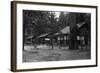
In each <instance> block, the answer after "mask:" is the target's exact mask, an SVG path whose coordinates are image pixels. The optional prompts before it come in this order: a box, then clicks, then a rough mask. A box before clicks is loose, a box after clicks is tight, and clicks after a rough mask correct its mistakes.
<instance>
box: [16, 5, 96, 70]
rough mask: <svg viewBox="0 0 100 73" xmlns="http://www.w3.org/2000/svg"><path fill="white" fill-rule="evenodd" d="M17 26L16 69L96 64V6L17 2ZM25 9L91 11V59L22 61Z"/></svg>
mask: <svg viewBox="0 0 100 73" xmlns="http://www.w3.org/2000/svg"><path fill="white" fill-rule="evenodd" d="M16 7H17V8H16V10H17V12H16V14H17V15H16V16H17V17H16V18H17V19H16V20H17V21H16V22H17V24H16V26H17V29H16V31H17V48H16V51H17V55H16V57H17V61H16V62H17V64H16V67H17V68H16V69H32V68H33V69H37V68H52V67H69V66H85V65H86V66H88V65H96V43H95V42H96V35H95V34H96V8H91V7H90V8H89V7H77V6H76V7H73V6H53V5H36V4H24V3H23V4H21V3H19V4H16ZM23 9H24V10H42V11H68V12H81V13H91V59H90V60H72V61H53V62H33V63H23V62H22V49H23V38H22V35H23V32H22V29H23V26H22V24H23V16H22V11H23Z"/></svg>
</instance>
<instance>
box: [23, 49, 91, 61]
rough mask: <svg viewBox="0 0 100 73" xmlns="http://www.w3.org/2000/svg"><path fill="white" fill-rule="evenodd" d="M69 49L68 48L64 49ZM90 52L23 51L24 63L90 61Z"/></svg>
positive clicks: (62, 50)
mask: <svg viewBox="0 0 100 73" xmlns="http://www.w3.org/2000/svg"><path fill="white" fill-rule="evenodd" d="M63 48H68V47H63ZM90 58H91V54H90V50H69V49H57V47H56V48H54V49H31V50H24V51H23V62H40V61H62V60H83V59H90Z"/></svg>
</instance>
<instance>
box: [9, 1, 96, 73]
mask: <svg viewBox="0 0 100 73" xmlns="http://www.w3.org/2000/svg"><path fill="white" fill-rule="evenodd" d="M11 7H12V10H11V12H12V15H11V70H12V71H15V72H16V71H34V70H50V69H66V68H82V67H95V66H97V6H88V5H72V4H57V3H41V2H20V1H13V2H12V6H11Z"/></svg>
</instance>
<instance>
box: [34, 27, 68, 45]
mask: <svg viewBox="0 0 100 73" xmlns="http://www.w3.org/2000/svg"><path fill="white" fill-rule="evenodd" d="M69 34H70V27H69V26H67V27H65V28H63V29H61V30H60V31H58V32H52V33H45V34H41V35H39V36H37V38H36V39H37V41H38V44H47V45H60V46H61V45H62V46H64V45H68V44H69V43H68V40H69Z"/></svg>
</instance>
